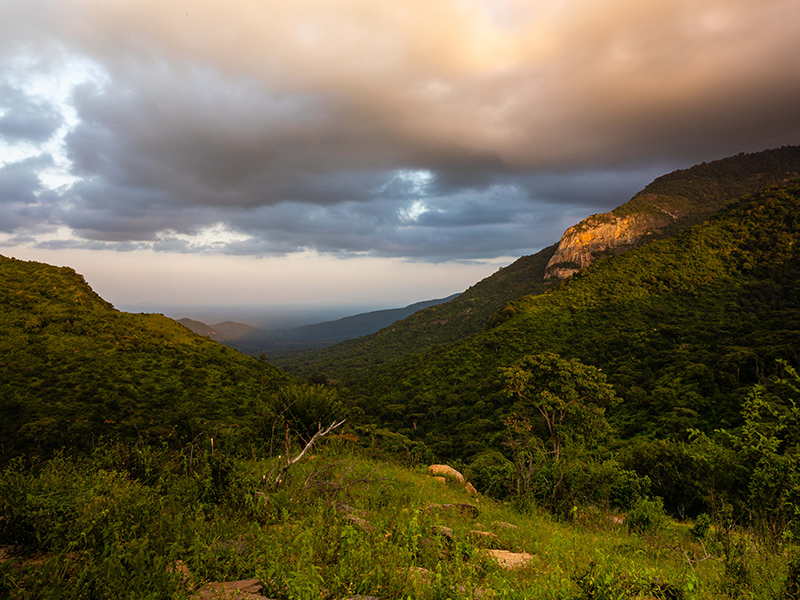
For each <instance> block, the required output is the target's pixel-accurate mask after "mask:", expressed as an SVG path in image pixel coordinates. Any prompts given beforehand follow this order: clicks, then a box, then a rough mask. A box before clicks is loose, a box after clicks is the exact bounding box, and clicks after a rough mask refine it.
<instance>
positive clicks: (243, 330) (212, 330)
mask: <svg viewBox="0 0 800 600" xmlns="http://www.w3.org/2000/svg"><path fill="white" fill-rule="evenodd" d="M177 321H178V323H180V324H181V325H183V326H184V327H188V328H189V329H191V330H192V331H194V332H195V333H196V334H198V335H205V336H208V337H210V338H211V339H212V340H214V341H215V342H219V343H221V344H226V342H232V341H235V340H238V339H241V338H243V337H245V336H248V335H253V334H255V333H257V332H261V330H260V329H258V328H257V327H252V326H251V325H245V324H244V323H236V322H235V321H224V322H222V323H217V324H216V325H206V324H205V323H203V322H202V321H195V320H194V319H189V318H186V317H184V318H183V319H177ZM261 333H263V332H261ZM226 345H229V346H230V345H231V344H226Z"/></svg>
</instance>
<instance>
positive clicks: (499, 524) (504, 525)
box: [492, 521, 519, 529]
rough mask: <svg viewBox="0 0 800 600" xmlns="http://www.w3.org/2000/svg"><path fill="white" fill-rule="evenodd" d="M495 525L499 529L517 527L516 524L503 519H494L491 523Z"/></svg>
mask: <svg viewBox="0 0 800 600" xmlns="http://www.w3.org/2000/svg"><path fill="white" fill-rule="evenodd" d="M492 525H494V526H495V527H499V528H500V529H519V527H517V526H516V525H512V524H511V523H506V522H505V521H495V522H494V523H492Z"/></svg>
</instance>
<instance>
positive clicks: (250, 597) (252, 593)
mask: <svg viewBox="0 0 800 600" xmlns="http://www.w3.org/2000/svg"><path fill="white" fill-rule="evenodd" d="M263 589H264V584H263V583H261V580H260V579H242V580H240V581H225V582H216V581H215V582H212V583H207V584H206V585H204V586H203V587H201V588H200V589H199V590H197V591H196V592H195V593H194V594H192V598H197V599H198V600H264V596H262V595H261V591H262V590H263Z"/></svg>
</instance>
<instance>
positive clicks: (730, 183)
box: [276, 146, 800, 380]
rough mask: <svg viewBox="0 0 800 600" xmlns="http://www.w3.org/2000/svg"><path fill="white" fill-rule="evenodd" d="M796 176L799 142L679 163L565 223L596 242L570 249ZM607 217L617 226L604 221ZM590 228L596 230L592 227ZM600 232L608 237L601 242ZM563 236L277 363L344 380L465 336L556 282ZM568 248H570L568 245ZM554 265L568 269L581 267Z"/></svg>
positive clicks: (629, 237)
mask: <svg viewBox="0 0 800 600" xmlns="http://www.w3.org/2000/svg"><path fill="white" fill-rule="evenodd" d="M796 177H800V146H786V147H783V148H776V149H773V150H765V151H763V152H756V153H752V154H744V153H743V154H739V155H737V156H731V157H728V158H724V159H720V160H716V161H713V162H709V163H702V164H699V165H695V166H693V167H691V168H688V169H680V170H678V171H674V172H672V173H668V174H666V175H663V176H661V177H659V178H657V179H655V180H654V181H653V182H652V183H650V184H649V185H647V186H646V187H645V188H644V189H643V190H642V191H640V192H638V193H637V194H636V195H635V196H634V197H633V198H632V199H631V200H629V201H628V202H626V203H624V204H621V205H620V206H619V207H617V208H616V209H614V210H613V211H611V212H610V213H605V214H602V215H593V216H591V217H588V218H587V219H585V220H584V221H582V222H581V223H579V224H576V225H575V226H574V227H572V228H570V230H575V231H576V232H577V238H578V240H577V241H578V243H579V244H580V239H581V238H582V236H585V237H587V238H588V239H590V240H593V241H592V243H591V244H590V247H587V249H586V250H585V251H582V250H581V249H580V248H578V249H575V248H572V250H573V253H575V252H577V253H578V254H584V255H585V256H583V259H584V260H585V261H586V264H589V263H590V262H592V261H593V260H598V259H600V258H602V257H604V256H609V255H612V254H620V253H623V252H625V251H628V250H630V249H631V248H634V247H637V246H639V245H641V244H643V243H646V242H649V241H653V240H655V239H659V238H664V237H669V236H671V235H674V234H675V233H678V232H680V231H682V230H685V229H687V228H688V227H690V226H692V225H696V224H698V223H701V222H702V221H703V220H704V219H706V218H708V217H709V216H710V215H712V214H713V213H714V212H716V211H718V210H720V209H721V208H722V207H724V206H726V205H727V204H729V203H731V202H733V201H735V200H737V199H738V198H740V197H741V196H743V195H744V194H748V193H753V192H757V191H759V190H761V189H764V188H766V187H769V186H772V185H784V184H786V183H787V182H788V181H790V180H792V179H794V178H796ZM626 219H628V220H627V221H626ZM610 223H613V224H615V225H614V227H611V228H610V229H609V228H607V227H606V228H603V227H601V226H602V225H604V224H605V225H608V224H610ZM598 228H599V229H598ZM593 229H597V231H594V232H592V231H591V230H593ZM601 229H603V230H604V231H600V230H601ZM605 229H608V230H607V231H605ZM603 234H605V235H610V236H611V238H613V239H609V240H605V241H604V240H603V239H602V235H603ZM567 237H568V236H567V235H565V238H564V239H562V241H561V243H560V244H555V245H553V246H550V247H548V248H545V249H544V250H542V251H540V252H538V253H537V254H535V255H532V256H525V257H523V258H521V259H519V260H517V261H516V262H514V263H513V264H511V265H509V266H508V267H506V268H505V269H502V270H500V271H498V272H497V273H495V274H494V275H492V276H491V277H488V278H486V279H484V280H483V281H481V282H479V283H477V284H476V285H474V286H472V287H471V288H470V289H469V290H467V291H466V292H464V293H463V294H461V296H459V297H458V298H457V299H456V300H454V301H451V302H449V303H447V304H443V305H440V306H437V307H435V308H432V309H428V310H426V311H421V312H419V313H416V314H414V315H412V316H411V317H409V318H407V319H405V320H403V321H400V322H398V323H395V324H393V325H392V326H391V327H388V328H386V329H383V330H381V331H379V332H377V333H375V334H373V335H371V336H365V337H363V338H359V339H355V340H350V341H348V342H345V343H342V344H337V345H335V346H332V347H330V348H326V349H324V350H320V351H315V352H309V353H306V354H303V355H301V356H297V357H290V358H287V359H286V360H283V361H280V362H276V364H279V365H280V366H281V367H282V368H285V369H286V370H287V371H289V372H291V373H295V374H298V375H302V376H305V377H311V376H316V377H318V378H322V377H327V378H331V379H340V380H341V379H345V380H347V379H350V378H352V377H354V376H357V375H358V374H363V373H366V372H369V371H371V370H374V369H376V368H380V367H381V366H383V365H385V364H386V363H387V362H391V361H393V360H397V359H399V358H402V357H405V356H409V355H412V354H415V353H418V352H422V351H424V350H426V349H428V348H431V347H433V346H436V345H441V344H450V343H453V342H456V341H459V340H463V339H465V338H467V337H469V336H471V335H473V334H474V333H476V332H478V331H479V330H480V329H481V328H482V327H483V325H484V324H485V323H486V321H488V320H489V318H491V317H492V316H493V315H494V314H495V312H497V311H498V310H500V309H501V308H503V307H504V306H505V304H506V303H508V302H511V301H512V300H516V299H517V298H519V297H521V296H524V295H535V294H540V293H542V292H544V291H545V290H546V289H549V288H550V287H552V286H553V285H555V282H554V281H549V282H546V281H543V280H544V279H545V277H546V274H547V273H549V272H550V269H553V268H554V266H558V265H553V264H552V263H553V261H557V260H560V259H559V256H558V255H559V254H561V253H564V250H565V248H563V246H564V245H565V243H567V240H566V238H567ZM623 242H624V243H623ZM618 244H619V245H618ZM567 245H568V243H567ZM557 247H558V253H557ZM566 250H567V252H566V254H569V253H570V252H569V248H567V249H566ZM549 263H550V264H549ZM548 264H549V269H548ZM559 265H560V266H561V267H562V269H563V268H565V267H566V270H567V272H573V271H575V270H576V269H577V267H578V266H579V265H575V264H571V263H559Z"/></svg>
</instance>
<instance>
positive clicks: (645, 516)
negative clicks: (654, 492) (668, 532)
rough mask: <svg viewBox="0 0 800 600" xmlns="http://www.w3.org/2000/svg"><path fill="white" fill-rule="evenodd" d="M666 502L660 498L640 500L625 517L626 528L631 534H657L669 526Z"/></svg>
mask: <svg viewBox="0 0 800 600" xmlns="http://www.w3.org/2000/svg"><path fill="white" fill-rule="evenodd" d="M667 523H668V517H667V513H666V512H665V511H664V501H663V500H662V499H661V498H659V497H658V496H654V497H653V498H640V499H639V500H637V501H636V503H635V504H634V505H633V508H631V510H630V511H628V514H627V515H625V527H627V529H628V531H629V532H631V533H639V534H655V533H657V532H659V531H661V530H662V529H664V528H665V527H666V526H667Z"/></svg>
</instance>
